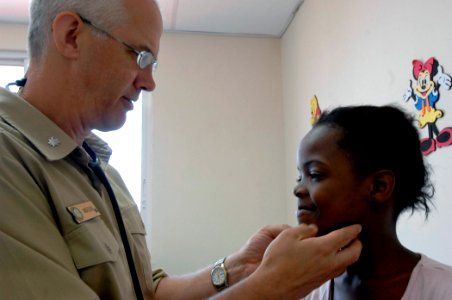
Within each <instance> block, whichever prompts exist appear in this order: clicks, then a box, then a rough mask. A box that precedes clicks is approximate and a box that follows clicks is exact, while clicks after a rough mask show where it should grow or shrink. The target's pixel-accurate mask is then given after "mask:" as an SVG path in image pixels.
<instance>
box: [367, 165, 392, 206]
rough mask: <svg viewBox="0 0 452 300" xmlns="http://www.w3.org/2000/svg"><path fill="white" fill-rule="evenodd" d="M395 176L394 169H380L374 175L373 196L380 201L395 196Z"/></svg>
mask: <svg viewBox="0 0 452 300" xmlns="http://www.w3.org/2000/svg"><path fill="white" fill-rule="evenodd" d="M394 187H395V176H394V173H393V172H392V171H389V170H380V171H377V172H375V173H374V174H373V175H372V186H371V197H372V199H373V200H374V201H376V202H378V203H383V202H386V201H388V199H390V198H391V197H392V196H393V193H394Z"/></svg>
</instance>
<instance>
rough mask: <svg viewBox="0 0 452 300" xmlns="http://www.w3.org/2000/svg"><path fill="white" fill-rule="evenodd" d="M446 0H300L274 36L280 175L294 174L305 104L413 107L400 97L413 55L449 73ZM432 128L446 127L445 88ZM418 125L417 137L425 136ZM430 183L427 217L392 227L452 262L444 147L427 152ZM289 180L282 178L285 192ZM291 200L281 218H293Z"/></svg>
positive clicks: (450, 114) (449, 115)
mask: <svg viewBox="0 0 452 300" xmlns="http://www.w3.org/2000/svg"><path fill="white" fill-rule="evenodd" d="M451 11H452V2H450V1H443V0H432V1H429V2H425V1H420V0H410V1H408V0H405V1H402V0H399V1H394V0H380V1H371V0H335V1H331V0H306V1H305V3H304V4H303V6H302V7H301V8H300V10H299V12H298V14H297V16H296V18H295V20H294V22H293V23H292V24H291V26H290V28H289V30H288V32H287V33H286V34H285V36H284V37H283V39H282V78H283V93H284V120H285V126H286V127H285V138H286V141H285V142H286V171H285V172H286V177H287V178H289V179H290V178H293V179H294V178H295V176H296V169H295V151H296V145H297V144H298V142H299V140H300V139H301V137H302V136H303V135H304V134H305V133H306V132H307V131H308V130H309V128H310V123H309V117H310V115H309V103H310V99H311V97H312V96H313V95H314V94H316V95H317V97H318V99H319V103H320V106H321V108H323V109H326V108H329V107H333V106H336V105H347V104H367V103H369V104H377V105H378V104H387V103H398V104H400V105H402V106H403V107H404V108H406V109H407V110H409V111H411V112H416V110H415V108H414V105H413V102H409V103H405V102H404V101H403V100H402V95H403V93H404V91H405V89H406V87H407V85H408V81H409V80H410V79H412V65H411V61H412V60H413V59H420V60H426V59H428V58H429V57H431V56H435V57H436V58H437V59H438V61H439V63H440V64H441V65H443V66H444V68H445V72H446V73H449V74H452V31H451V30H450V28H451V26H452V19H451V18H450V12H451ZM440 92H441V99H440V101H439V102H438V104H437V108H440V109H442V110H444V111H445V116H444V118H442V119H441V120H439V121H438V125H439V128H440V129H442V128H443V127H450V126H452V101H451V100H452V91H450V90H449V91H447V90H442V91H440ZM427 135H428V134H427V132H426V130H425V129H424V130H423V131H422V136H427ZM428 161H429V162H430V163H431V165H432V166H433V169H434V176H433V178H434V181H435V183H436V187H437V197H436V200H435V204H436V210H434V211H433V212H432V213H431V215H430V218H429V221H428V222H424V219H423V215H421V214H419V213H417V214H416V215H415V216H413V217H412V218H410V219H409V218H407V216H404V217H403V218H402V220H401V221H400V222H399V227H398V231H399V233H400V238H401V240H402V242H403V243H404V244H405V245H406V246H408V247H409V248H411V249H413V250H415V251H420V252H423V253H426V254H428V255H430V256H431V257H433V258H436V259H438V260H440V261H442V262H445V263H448V264H452V256H451V253H452V239H451V238H450V228H452V219H451V218H450V217H449V216H450V214H451V213H452V202H451V200H450V195H451V194H452V186H451V185H450V184H448V183H449V182H450V179H451V170H452V146H450V147H448V148H443V149H440V150H438V151H436V152H435V153H433V154H431V155H430V156H428ZM292 188H293V180H288V181H287V185H286V194H287V196H288V197H289V196H290V191H291V189H292ZM295 209H296V207H295V202H294V200H293V198H292V199H291V200H289V202H288V211H287V215H288V219H289V221H291V222H293V223H295V218H294V217H293V211H294V210H295Z"/></svg>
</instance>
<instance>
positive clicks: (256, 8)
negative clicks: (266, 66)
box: [0, 0, 304, 37]
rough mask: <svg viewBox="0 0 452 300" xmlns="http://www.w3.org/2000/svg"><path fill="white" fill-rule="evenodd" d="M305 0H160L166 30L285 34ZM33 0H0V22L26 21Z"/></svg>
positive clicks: (233, 33)
mask: <svg viewBox="0 0 452 300" xmlns="http://www.w3.org/2000/svg"><path fill="white" fill-rule="evenodd" d="M303 1H304V0H157V2H159V4H160V8H161V10H162V16H163V25H164V30H165V31H166V32H200V33H212V34H224V35H251V36H270V37H281V36H282V34H284V32H285V30H286V28H287V26H288V25H289V24H290V22H291V21H292V19H293V16H294V15H295V13H296V11H297V10H298V8H299V7H300V6H301V4H302V3H303ZM28 3H29V0H0V22H7V23H20V24H26V23H28V20H29V13H28Z"/></svg>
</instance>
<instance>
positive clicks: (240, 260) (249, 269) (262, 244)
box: [226, 224, 290, 284]
mask: <svg viewBox="0 0 452 300" xmlns="http://www.w3.org/2000/svg"><path fill="white" fill-rule="evenodd" d="M288 228H290V226H289V225H285V224H279V225H268V226H265V227H263V228H261V229H260V230H259V231H258V232H257V233H255V234H254V235H253V236H252V237H251V238H250V239H249V240H248V241H247V243H246V244H245V245H244V246H243V247H242V248H241V249H240V250H239V251H238V252H237V253H235V254H232V255H230V256H228V258H227V260H226V263H227V264H228V263H229V264H233V265H235V266H240V267H241V270H240V276H236V274H235V273H234V272H231V273H230V275H231V276H230V284H234V283H236V282H238V281H240V280H242V279H243V278H246V277H248V276H249V275H250V274H251V273H253V272H254V271H255V270H256V269H257V267H259V265H260V264H261V261H262V257H263V256H264V253H265V250H266V249H267V247H268V245H270V243H271V242H273V240H274V239H275V238H276V237H277V236H278V235H279V234H280V233H281V232H282V231H284V230H286V229H288ZM231 262H232V263H231ZM227 266H228V269H229V268H231V266H230V265H227Z"/></svg>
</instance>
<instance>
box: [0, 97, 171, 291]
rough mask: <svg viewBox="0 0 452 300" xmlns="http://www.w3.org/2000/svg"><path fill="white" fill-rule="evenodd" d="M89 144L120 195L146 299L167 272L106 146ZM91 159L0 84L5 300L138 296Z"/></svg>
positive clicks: (0, 281)
mask: <svg viewBox="0 0 452 300" xmlns="http://www.w3.org/2000/svg"><path fill="white" fill-rule="evenodd" d="M86 142H87V143H88V144H89V145H90V146H91V148H92V149H93V150H94V151H95V152H96V153H97V155H98V157H99V158H100V160H101V165H102V168H103V169H104V171H105V173H106V174H107V177H108V179H109V182H110V184H111V186H112V188H113V190H114V192H115V195H116V198H117V200H118V203H119V206H120V209H121V212H122V216H123V219H124V223H125V226H126V230H127V231H128V238H129V241H130V244H131V248H132V253H133V257H134V261H135V266H136V269H137V273H138V277H139V279H140V285H141V288H142V291H143V294H144V296H145V299H153V298H154V289H155V288H156V286H157V283H158V282H159V280H160V279H161V278H162V277H163V276H165V274H164V273H163V272H162V271H161V270H158V271H156V272H154V273H153V272H152V270H151V265H150V255H149V251H148V248H147V246H146V241H145V229H144V226H143V223H142V220H141V218H140V215H139V212H138V209H137V207H136V205H135V203H134V202H133V201H132V200H131V196H130V194H129V192H128V191H127V189H126V187H125V184H124V183H123V181H122V180H121V178H120V176H119V174H118V173H117V172H116V170H114V169H113V168H112V167H111V166H110V165H108V158H109V155H110V152H109V148H108V146H106V144H105V143H103V142H102V141H101V140H100V139H99V138H97V137H95V136H90V138H89V139H87V140H86ZM88 161H89V156H88V154H87V153H86V152H85V151H84V150H83V148H81V147H79V146H78V145H77V144H76V143H75V142H74V141H73V140H72V139H71V138H70V137H69V136H68V135H66V134H65V133H64V132H63V131H62V130H61V129H60V128H59V127H57V126H56V125H55V124H54V123H53V122H52V121H50V120H49V119H48V118H47V117H45V116H44V115H43V114H42V113H41V112H39V111H38V110H37V109H35V108H34V107H33V106H31V105H30V104H29V103H28V102H26V101H24V100H23V99H22V98H20V97H18V96H16V95H15V94H11V93H9V92H7V91H6V90H4V89H0V299H14V300H17V299H27V300H32V299H46V300H47V299H64V300H70V299H74V300H81V299H128V300H129V299H135V295H134V291H133V284H132V280H131V276H130V272H129V268H128V264H127V259H126V256H125V252H124V248H123V245H122V242H121V237H120V234H119V230H118V226H117V223H116V219H115V216H114V212H113V209H112V206H111V202H110V198H109V196H108V193H107V191H106V189H105V187H104V186H103V185H102V184H101V182H100V181H99V180H98V178H97V177H96V176H95V175H94V174H93V173H92V172H91V170H90V169H89V168H88V167H87V164H88ZM137 180H138V178H137ZM74 207H75V208H77V209H75V210H74Z"/></svg>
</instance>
